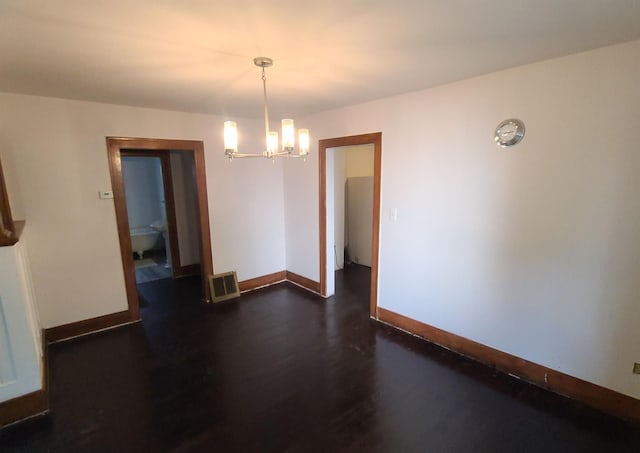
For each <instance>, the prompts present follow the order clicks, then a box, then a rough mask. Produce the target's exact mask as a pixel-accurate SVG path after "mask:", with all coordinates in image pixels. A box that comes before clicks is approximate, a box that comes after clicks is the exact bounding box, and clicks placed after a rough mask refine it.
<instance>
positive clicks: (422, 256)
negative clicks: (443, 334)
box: [284, 41, 640, 398]
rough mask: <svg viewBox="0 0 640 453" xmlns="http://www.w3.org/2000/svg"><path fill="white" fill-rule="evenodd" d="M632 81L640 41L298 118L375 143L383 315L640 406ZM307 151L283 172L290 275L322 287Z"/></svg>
mask: <svg viewBox="0 0 640 453" xmlns="http://www.w3.org/2000/svg"><path fill="white" fill-rule="evenodd" d="M638 80H640V41H635V42H631V43H627V44H623V45H617V46H612V47H606V48H602V49H597V50H594V51H590V52H585V53H581V54H576V55H571V56H567V57H563V58H559V59H554V60H550V61H546V62H542V63H538V64H532V65H527V66H522V67H518V68H514V69H510V70H507V71H501V72H498V73H493V74H489V75H486V76H482V77H477V78H473V79H469V80H464V81H461V82H458V83H453V84H449V85H445V86H441V87H437V88H433V89H429V90H424V91H420V92H416V93H409V94H406V95H402V96H397V97H392V98H387V99H382V100H379V101H375V102H370V103H366V104H362V105H356V106H351V107H347V108H343V109H338V110H333V111H329V112H324V113H321V114H317V115H313V116H310V117H308V118H304V119H302V120H303V121H304V123H305V124H308V125H309V127H310V129H311V131H312V133H313V135H314V140H317V139H321V138H331V137H340V136H347V135H354V134H361V133H368V132H376V131H382V133H383V136H382V186H381V232H380V263H379V271H380V275H379V299H378V300H379V304H380V306H381V307H384V308H387V309H389V310H392V311H395V312H397V313H401V314H403V315H405V316H409V317H411V318H415V319H417V320H420V321H422V322H425V323H427V324H431V325H434V326H436V327H439V328H441V329H445V330H447V331H450V332H453V333H455V334H458V335H461V336H463V337H466V338H469V339H472V340H475V341H478V342H480V343H483V344H486V345H488V346H491V347H494V348H496V349H499V350H502V351H505V352H508V353H510V354H514V355H516V356H519V357H522V358H525V359H528V360H531V361H533V362H536V363H539V364H542V365H545V366H548V367H551V368H553V369H556V370H559V371H561V372H565V373H568V374H570V375H573V376H576V377H579V378H582V379H585V380H587V381H590V382H594V383H596V384H600V385H603V386H605V387H609V388H611V389H614V390H617V391H619V392H622V393H625V394H628V395H631V396H634V397H636V398H638V397H640V379H639V378H638V376H635V375H633V374H632V373H631V369H632V365H633V362H634V361H635V362H638V361H640V350H639V349H638V345H639V344H640V329H638V328H637V323H638V321H639V320H640V304H639V303H638V294H640V279H639V278H638V262H640V233H639V232H640V204H639V203H638V201H637V200H638V194H639V193H640V178H638V174H640V153H638V144H639V143H640V127H638V124H637V123H638V118H640V90H638ZM509 117H518V118H521V119H522V120H524V122H525V123H526V126H527V132H526V136H525V138H524V141H523V142H522V143H520V144H519V145H517V146H515V147H513V148H509V149H502V148H499V147H497V146H496V145H495V144H494V143H493V131H494V128H495V127H496V125H497V124H498V123H499V122H500V121H501V120H503V119H505V118H509ZM311 151H312V154H311V156H310V157H309V159H308V162H307V164H306V166H305V165H304V164H303V163H302V162H298V161H293V162H287V164H286V166H285V175H284V177H285V219H286V232H287V236H286V241H287V268H288V269H289V270H291V271H293V272H296V273H300V274H302V275H305V276H306V277H309V278H312V279H315V280H317V279H318V276H319V269H318V245H317V244H318V208H317V204H316V203H314V202H313V201H315V200H317V199H318V166H317V165H318V159H317V146H316V147H314V149H312V150H311ZM392 208H397V212H398V218H397V221H395V222H394V221H393V220H391V219H390V217H389V215H388V213H389V211H390V210H391V209H392Z"/></svg>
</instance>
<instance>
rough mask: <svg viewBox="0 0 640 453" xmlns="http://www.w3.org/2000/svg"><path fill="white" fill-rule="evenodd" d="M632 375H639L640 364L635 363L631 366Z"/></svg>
mask: <svg viewBox="0 0 640 453" xmlns="http://www.w3.org/2000/svg"><path fill="white" fill-rule="evenodd" d="M633 374H640V363H638V362H636V363H634V364H633Z"/></svg>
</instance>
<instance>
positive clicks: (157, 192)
mask: <svg viewBox="0 0 640 453" xmlns="http://www.w3.org/2000/svg"><path fill="white" fill-rule="evenodd" d="M159 167H160V158H158V157H123V158H122V180H123V182H124V191H125V196H126V199H127V216H128V217H129V228H130V229H131V228H143V227H148V226H149V225H151V224H152V223H153V222H155V221H157V220H162V219H163V214H162V212H163V211H164V204H163V202H164V196H163V193H162V190H163V187H162V179H160V185H159V184H158V179H159V178H162V173H160V174H158V168H159Z"/></svg>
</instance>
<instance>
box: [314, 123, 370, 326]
mask: <svg viewBox="0 0 640 453" xmlns="http://www.w3.org/2000/svg"><path fill="white" fill-rule="evenodd" d="M349 153H352V154H351V156H350V155H349ZM349 157H352V158H351V161H359V162H358V163H357V164H356V165H355V166H354V165H353V164H352V166H351V168H349V164H348V163H347V162H348V160H349ZM381 157H382V133H380V132H377V133H372V134H363V135H354V136H349V137H339V138H332V139H326V140H320V142H319V161H320V162H319V168H320V178H319V179H320V216H319V217H320V292H321V294H322V295H323V296H325V297H328V296H331V295H332V294H333V293H334V291H335V281H336V279H335V274H334V273H335V271H336V269H339V268H340V267H341V266H342V267H345V268H347V269H348V266H349V264H350V263H351V264H352V265H356V266H358V267H362V266H370V268H371V271H370V277H371V283H370V297H369V315H370V316H371V317H372V318H375V319H377V318H378V314H377V295H378V293H377V291H378V250H379V231H380V174H381V171H380V170H381ZM349 175H351V176H352V178H349ZM349 179H351V180H349ZM345 193H346V196H345ZM350 204H351V209H349V208H350V206H349V205H350ZM336 206H338V208H337V209H336ZM341 213H344V216H343V217H346V222H345V220H343V219H341ZM345 224H346V225H347V226H346V227H344V226H343V227H342V231H341V226H340V225H345ZM345 243H346V247H345ZM345 270H346V269H345ZM361 273H362V272H361V271H359V272H358V274H361ZM346 275H347V272H346V271H345V272H344V276H346Z"/></svg>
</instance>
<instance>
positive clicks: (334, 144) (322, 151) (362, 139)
mask: <svg viewBox="0 0 640 453" xmlns="http://www.w3.org/2000/svg"><path fill="white" fill-rule="evenodd" d="M356 145H373V218H372V222H373V224H372V238H371V298H370V300H369V315H370V316H371V317H372V318H374V319H378V259H379V251H380V179H381V168H382V132H374V133H371V134H362V135H351V136H347V137H337V138H328V139H324V140H320V141H319V142H318V159H319V165H318V166H319V171H320V177H319V179H320V294H321V295H322V296H325V297H326V296H327V149H329V148H338V147H341V146H356Z"/></svg>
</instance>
